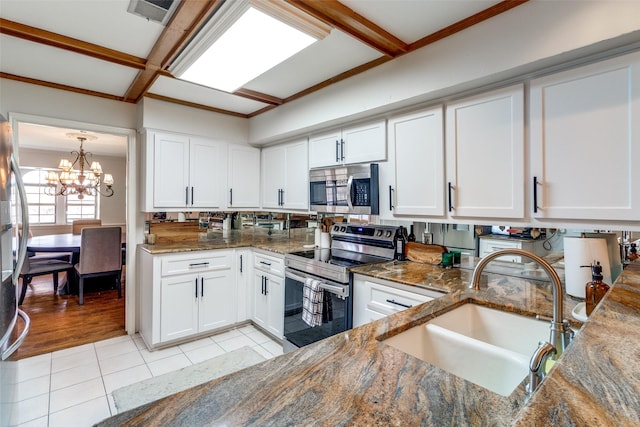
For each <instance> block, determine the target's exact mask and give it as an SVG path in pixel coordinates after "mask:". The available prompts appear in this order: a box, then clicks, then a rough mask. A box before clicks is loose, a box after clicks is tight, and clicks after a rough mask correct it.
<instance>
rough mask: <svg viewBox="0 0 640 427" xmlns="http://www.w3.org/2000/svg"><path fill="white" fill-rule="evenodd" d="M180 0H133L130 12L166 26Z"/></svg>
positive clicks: (130, 4)
mask: <svg viewBox="0 0 640 427" xmlns="http://www.w3.org/2000/svg"><path fill="white" fill-rule="evenodd" d="M178 3H179V0H131V2H130V3H129V8H128V9H127V11H128V12H130V13H133V14H135V15H138V16H142V17H143V18H147V20H149V21H154V22H159V23H160V24H162V25H166V23H167V22H168V21H169V18H171V15H172V14H173V11H174V10H175V9H176V7H178Z"/></svg>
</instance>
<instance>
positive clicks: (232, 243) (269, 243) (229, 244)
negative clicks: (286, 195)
mask: <svg viewBox="0 0 640 427" xmlns="http://www.w3.org/2000/svg"><path fill="white" fill-rule="evenodd" d="M314 238H315V236H314V233H310V232H309V231H308V229H306V228H300V229H291V230H289V231H272V233H271V234H269V231H268V230H267V229H263V228H259V229H256V230H230V231H226V232H223V231H222V230H217V231H212V232H209V233H207V238H203V239H200V240H197V241H196V240H191V241H183V242H171V243H157V244H155V245H148V244H139V245H138V247H139V248H141V249H142V250H145V251H147V252H149V253H151V254H154V255H161V254H170V253H179V252H193V251H204V250H215V249H233V248H243V247H252V248H256V249H263V250H267V251H270V252H275V253H278V254H281V255H284V254H286V253H288V252H294V251H300V250H303V249H305V246H308V247H311V245H313V243H314Z"/></svg>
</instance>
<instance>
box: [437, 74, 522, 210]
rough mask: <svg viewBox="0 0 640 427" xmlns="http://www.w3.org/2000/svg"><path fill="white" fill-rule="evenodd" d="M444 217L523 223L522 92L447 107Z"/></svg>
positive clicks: (501, 93)
mask: <svg viewBox="0 0 640 427" xmlns="http://www.w3.org/2000/svg"><path fill="white" fill-rule="evenodd" d="M446 141H447V142H446V158H447V184H446V191H447V211H448V214H449V216H450V217H451V218H460V217H481V218H516V219H522V218H524V213H525V211H524V200H525V195H524V188H525V184H524V183H525V169H524V165H525V161H524V88H523V85H521V84H520V85H516V86H511V87H508V88H504V89H500V90H496V91H492V92H489V93H484V94H482V95H479V96H475V97H472V98H466V99H463V100H460V101H456V102H454V103H451V104H448V105H447V111H446Z"/></svg>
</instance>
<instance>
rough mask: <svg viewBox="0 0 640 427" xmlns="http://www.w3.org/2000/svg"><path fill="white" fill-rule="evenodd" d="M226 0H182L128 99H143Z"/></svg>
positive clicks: (133, 85)
mask: <svg viewBox="0 0 640 427" xmlns="http://www.w3.org/2000/svg"><path fill="white" fill-rule="evenodd" d="M222 3H223V1H222V0H213V1H209V0H187V1H181V2H180V4H179V5H178V8H177V9H176V11H175V12H174V14H173V16H172V17H171V19H170V20H169V23H168V24H167V26H166V27H165V28H164V30H163V31H162V34H160V37H158V40H157V41H156V43H155V45H154V46H153V48H152V49H151V52H150V53H149V56H148V57H147V64H146V65H147V66H146V68H145V69H144V70H142V71H141V72H139V73H138V75H137V76H136V78H135V80H134V81H133V82H132V83H131V85H130V86H129V89H127V93H126V94H125V97H126V98H131V99H136V100H139V99H140V98H142V97H143V96H144V94H145V93H146V92H147V91H148V90H149V88H150V87H151V85H152V84H153V82H155V80H156V79H157V78H158V75H160V74H161V73H162V72H164V71H166V68H167V67H168V66H169V65H170V64H171V61H173V60H174V59H175V57H176V56H177V55H178V54H179V53H180V51H181V50H182V49H183V48H184V47H185V46H186V45H187V43H189V41H190V40H191V38H192V37H193V36H194V35H195V34H196V33H197V32H198V30H199V29H200V28H201V27H202V25H203V24H204V23H205V22H206V21H207V20H208V19H209V17H210V16H211V15H213V14H214V13H215V12H216V11H217V10H218V8H219V7H220V5H221V4H222Z"/></svg>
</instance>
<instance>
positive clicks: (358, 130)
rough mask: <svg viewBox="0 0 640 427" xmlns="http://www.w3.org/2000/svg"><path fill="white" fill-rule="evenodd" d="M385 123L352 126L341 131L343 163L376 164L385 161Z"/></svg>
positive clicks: (382, 121)
mask: <svg viewBox="0 0 640 427" xmlns="http://www.w3.org/2000/svg"><path fill="white" fill-rule="evenodd" d="M386 137H387V135H386V126H385V121H384V120H380V121H378V122H374V123H369V124H366V125H360V126H353V127H348V128H344V129H343V130H342V139H343V140H344V146H343V150H344V151H343V152H342V161H343V162H344V163H365V162H378V161H385V160H386V159H387V140H386Z"/></svg>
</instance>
